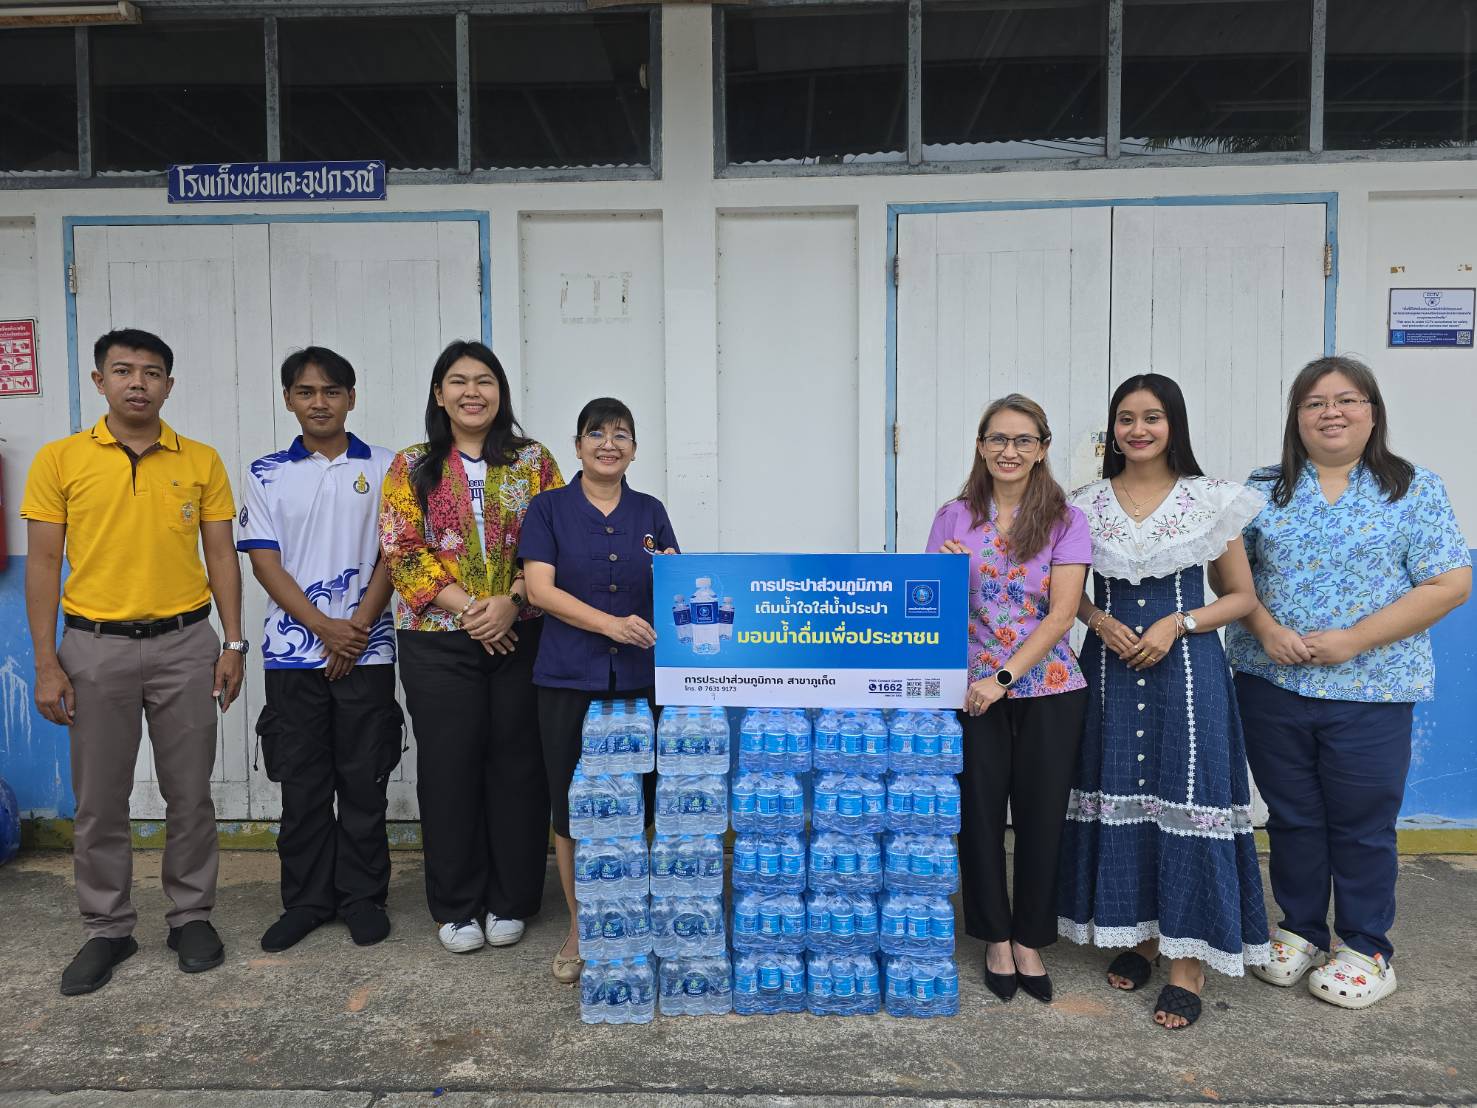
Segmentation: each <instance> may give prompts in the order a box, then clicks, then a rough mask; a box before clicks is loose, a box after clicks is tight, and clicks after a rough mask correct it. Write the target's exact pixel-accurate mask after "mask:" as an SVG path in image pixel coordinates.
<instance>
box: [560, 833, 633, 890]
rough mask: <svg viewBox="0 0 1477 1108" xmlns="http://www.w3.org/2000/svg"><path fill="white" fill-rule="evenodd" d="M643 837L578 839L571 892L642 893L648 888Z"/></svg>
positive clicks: (575, 848)
mask: <svg viewBox="0 0 1477 1108" xmlns="http://www.w3.org/2000/svg"><path fill="white" fill-rule="evenodd" d="M649 873H650V871H649V867H648V862H647V853H646V840H645V839H644V838H641V837H640V836H634V837H627V838H622V839H579V840H577V841H576V842H575V847H574V893H575V896H576V897H577V898H578V899H580V900H607V899H612V898H619V897H627V896H638V897H639V896H645V895H646V894H647V893H648V892H649V891H650V885H649Z"/></svg>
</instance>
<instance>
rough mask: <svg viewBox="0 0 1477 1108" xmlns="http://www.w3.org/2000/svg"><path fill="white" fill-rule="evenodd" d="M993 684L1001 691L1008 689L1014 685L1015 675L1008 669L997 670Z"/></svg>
mask: <svg viewBox="0 0 1477 1108" xmlns="http://www.w3.org/2000/svg"><path fill="white" fill-rule="evenodd" d="M995 683H996V684H998V685H999V686H1000V687H1001V688H1002V689H1008V688H1010V686H1012V685H1014V684H1015V674H1013V673H1011V672H1010V670H1008V669H997V670H996V671H995Z"/></svg>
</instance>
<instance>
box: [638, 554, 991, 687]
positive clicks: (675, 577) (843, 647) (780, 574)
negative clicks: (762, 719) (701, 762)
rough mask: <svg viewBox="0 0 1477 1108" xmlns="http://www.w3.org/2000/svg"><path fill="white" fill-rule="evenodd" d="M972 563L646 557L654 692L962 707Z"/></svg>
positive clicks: (895, 557) (943, 558)
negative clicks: (660, 611)
mask: <svg viewBox="0 0 1477 1108" xmlns="http://www.w3.org/2000/svg"><path fill="white" fill-rule="evenodd" d="M967 575H968V566H967V560H966V559H964V558H960V557H958V556H956V555H951V554H674V555H669V556H667V557H664V558H658V559H656V560H655V561H654V562H653V563H652V576H653V584H652V587H653V589H654V590H655V594H656V595H657V596H663V597H666V596H670V597H671V598H672V619H671V623H670V624H666V622H665V620H664V619H659V620H658V624H659V625H660V626H659V627H658V632H657V643H656V667H657V669H656V689H657V699H658V700H659V701H660V702H661V703H663V704H670V705H684V704H732V705H744V706H754V707H773V708H803V707H876V708H902V709H909V710H919V709H948V708H958V707H959V706H960V705H961V704H962V703H963V701H964V689H965V685H966V680H965V671H966V666H967V664H968V645H967V636H968V624H969V611H968V603H969V601H968V596H969V593H968V585H967Z"/></svg>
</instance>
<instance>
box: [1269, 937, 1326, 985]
mask: <svg viewBox="0 0 1477 1108" xmlns="http://www.w3.org/2000/svg"><path fill="white" fill-rule="evenodd" d="M1325 957H1326V955H1325V954H1324V953H1323V951H1321V950H1319V949H1318V948H1317V947H1316V946H1314V945H1313V944H1312V943H1310V942H1308V941H1307V940H1306V939H1304V938H1303V937H1302V936H1301V935H1296V934H1294V933H1293V932H1291V931H1285V930H1283V929H1282V928H1281V927H1279V928H1277V933H1276V934H1275V935H1273V936H1272V958H1271V961H1269V962H1268V963H1267V964H1266V965H1264V966H1252V967H1251V972H1252V973H1253V974H1255V975H1256V976H1257V977H1259V978H1261V979H1262V980H1263V981H1265V982H1266V983H1267V984H1268V985H1279V986H1281V987H1282V988H1288V987H1290V986H1292V985H1296V984H1297V983H1298V982H1299V981H1301V980H1302V979H1303V974H1305V973H1307V972H1308V970H1310V969H1312V968H1313V967H1314V966H1321V965H1322V964H1323V960H1324V958H1325Z"/></svg>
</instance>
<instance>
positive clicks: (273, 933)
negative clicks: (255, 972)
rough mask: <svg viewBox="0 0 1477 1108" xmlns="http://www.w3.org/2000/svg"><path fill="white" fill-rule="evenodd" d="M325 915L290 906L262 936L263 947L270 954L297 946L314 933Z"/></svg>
mask: <svg viewBox="0 0 1477 1108" xmlns="http://www.w3.org/2000/svg"><path fill="white" fill-rule="evenodd" d="M324 922H325V920H324V917H323V916H320V915H318V914H317V913H316V912H314V911H312V910H311V909H308V908H289V909H287V911H285V912H283V913H282V916H281V918H279V919H278V920H277V922H276V923H274V924H272V926H271V927H269V928H267V931H266V934H264V935H263V936H262V949H263V950H265V951H266V952H267V953H268V954H280V953H281V952H282V951H284V950H286V949H287V948H288V947H292V946H296V945H297V944H298V943H300V942H302V941H303V939H305V938H307V937H308V935H310V934H312V932H313V931H314V930H316V929H317V928H318V927H319V926H320V925H321V924H322V923H324Z"/></svg>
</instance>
